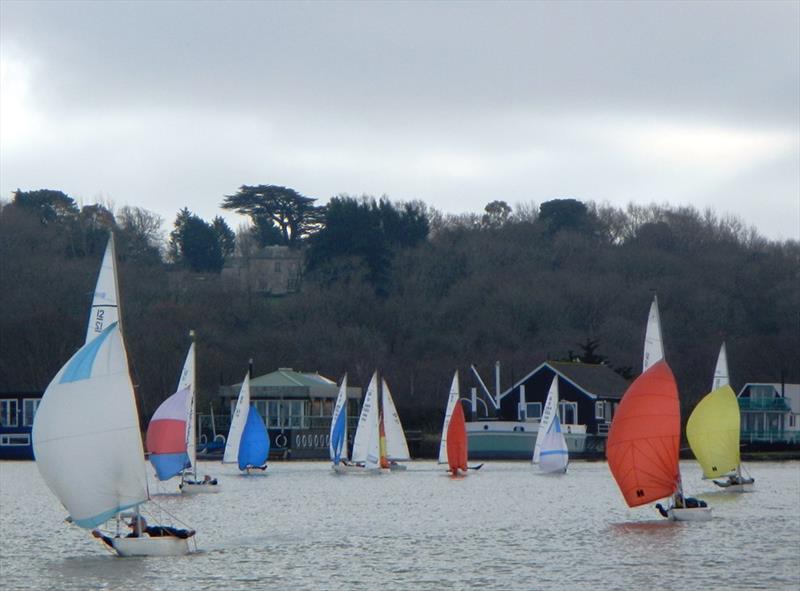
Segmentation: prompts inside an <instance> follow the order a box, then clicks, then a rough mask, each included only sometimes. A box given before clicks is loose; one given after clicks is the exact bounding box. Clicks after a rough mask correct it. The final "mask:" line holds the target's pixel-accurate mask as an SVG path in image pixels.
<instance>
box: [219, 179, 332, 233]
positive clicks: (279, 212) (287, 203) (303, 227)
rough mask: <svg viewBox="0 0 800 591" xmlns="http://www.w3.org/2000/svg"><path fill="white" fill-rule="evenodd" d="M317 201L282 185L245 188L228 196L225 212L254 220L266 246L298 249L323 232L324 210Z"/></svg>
mask: <svg viewBox="0 0 800 591" xmlns="http://www.w3.org/2000/svg"><path fill="white" fill-rule="evenodd" d="M315 201H316V199H312V198H311V197H305V196H303V195H301V194H300V193H298V192H297V191H295V190H294V189H290V188H288V187H281V186H278V185H257V186H248V185H242V186H241V187H239V191H238V192H237V193H236V194H234V195H226V196H225V198H224V200H223V201H222V209H231V210H233V211H236V212H238V213H241V214H243V215H247V216H249V217H250V219H251V220H253V225H254V226H255V227H256V228H257V233H256V236H257V237H258V238H259V241H260V242H261V245H262V246H267V245H269V244H283V245H286V246H295V245H297V244H299V243H300V242H301V241H302V240H303V239H305V238H307V237H308V236H310V235H311V234H313V233H314V232H315V231H316V230H317V229H318V228H319V222H320V216H321V214H322V212H323V209H322V208H319V207H315V206H314V202H315Z"/></svg>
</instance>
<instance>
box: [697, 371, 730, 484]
mask: <svg viewBox="0 0 800 591" xmlns="http://www.w3.org/2000/svg"><path fill="white" fill-rule="evenodd" d="M740 420H741V419H740V416H739V403H738V402H737V400H736V394H734V393H733V390H732V389H731V387H730V386H728V385H725V386H722V387H721V388H717V389H716V390H714V391H713V392H711V393H710V394H706V396H705V398H703V399H702V400H701V401H700V402H699V404H698V405H697V406H696V407H695V408H694V411H692V414H691V416H690V417H689V421H688V422H687V423H686V437H687V439H688V440H689V446H690V447H691V448H692V452H694V456H695V457H696V458H697V461H698V462H700V465H701V466H702V467H703V476H705V477H706V478H715V477H718V476H724V475H726V474H730V473H731V472H736V470H737V469H738V467H739V423H740Z"/></svg>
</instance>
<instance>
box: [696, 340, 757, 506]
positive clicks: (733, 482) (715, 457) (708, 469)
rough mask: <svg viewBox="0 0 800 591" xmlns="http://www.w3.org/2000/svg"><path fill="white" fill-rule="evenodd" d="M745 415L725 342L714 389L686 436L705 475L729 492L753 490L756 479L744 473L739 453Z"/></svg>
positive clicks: (717, 367)
mask: <svg viewBox="0 0 800 591" xmlns="http://www.w3.org/2000/svg"><path fill="white" fill-rule="evenodd" d="M740 423H741V416H740V413H739V402H738V401H737V399H736V394H735V393H734V391H733V389H732V388H731V387H730V385H729V380H728V361H727V355H726V352H725V344H724V343H723V344H722V347H721V348H720V351H719V357H718V358H717V365H716V368H715V370H714V381H713V383H712V391H711V392H710V393H709V394H707V395H706V396H705V397H704V398H703V399H702V400H701V401H700V402H699V403H698V404H697V406H696V407H695V408H694V410H693V411H692V414H691V415H690V416H689V421H688V422H687V423H686V438H687V439H688V440H689V446H690V447H691V448H692V452H693V453H694V455H695V457H696V458H697V461H698V462H699V463H700V466H702V468H703V478H712V479H713V478H720V477H725V476H727V480H714V484H716V485H717V486H719V487H721V488H723V489H724V490H726V491H728V492H749V491H752V490H753V485H754V483H755V479H754V478H751V477H747V476H743V475H742V464H741V458H740V453H739V438H740V431H739V429H740Z"/></svg>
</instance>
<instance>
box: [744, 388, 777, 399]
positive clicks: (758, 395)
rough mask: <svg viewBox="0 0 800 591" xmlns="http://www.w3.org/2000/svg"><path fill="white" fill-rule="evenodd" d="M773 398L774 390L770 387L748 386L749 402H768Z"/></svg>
mask: <svg viewBox="0 0 800 591" xmlns="http://www.w3.org/2000/svg"><path fill="white" fill-rule="evenodd" d="M770 398H775V388H773V387H772V386H768V385H767V386H750V399H751V400H768V399H770Z"/></svg>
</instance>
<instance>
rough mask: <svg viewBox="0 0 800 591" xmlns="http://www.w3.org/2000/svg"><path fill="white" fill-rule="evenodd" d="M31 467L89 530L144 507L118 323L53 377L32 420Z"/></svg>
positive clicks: (138, 440)
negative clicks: (142, 504)
mask: <svg viewBox="0 0 800 591" xmlns="http://www.w3.org/2000/svg"><path fill="white" fill-rule="evenodd" d="M33 449H34V453H35V456H36V465H37V467H38V468H39V472H40V473H41V475H42V479H43V480H44V481H45V483H47V486H49V487H50V489H51V490H52V491H53V493H55V495H56V496H57V497H58V499H59V501H61V503H62V505H64V507H65V508H66V509H67V511H69V514H70V517H71V518H72V521H73V522H74V523H75V524H76V525H79V526H81V527H84V528H88V529H91V528H94V527H97V526H99V525H101V524H102V523H104V522H105V521H107V520H108V519H110V518H112V517H114V515H116V514H117V513H118V512H120V511H123V510H125V509H130V508H132V507H136V506H138V505H139V504H141V503H143V502H145V501H146V500H147V498H148V494H147V476H146V471H145V462H144V450H143V448H142V436H141V432H140V430H139V414H138V411H137V409H136V400H135V398H134V393H133V385H132V383H131V379H130V376H129V374H128V359H127V355H126V353H125V345H124V343H123V341H122V335H121V334H120V330H119V325H118V324H117V323H116V322H115V323H112V324H110V325H109V326H107V327H106V328H105V329H104V330H103V331H102V332H101V333H100V334H99V335H98V336H97V337H96V338H94V339H92V340H91V341H90V342H88V343H87V344H85V345H84V346H83V347H81V349H79V350H78V352H77V353H75V355H73V356H72V358H71V359H70V360H69V361H68V362H67V363H66V365H64V367H62V368H61V371H59V372H58V374H56V376H55V377H54V378H53V380H52V381H51V382H50V385H49V386H48V387H47V390H46V391H45V393H44V396H43V397H42V402H41V404H40V405H39V408H38V409H37V412H36V416H35V418H34V422H33Z"/></svg>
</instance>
